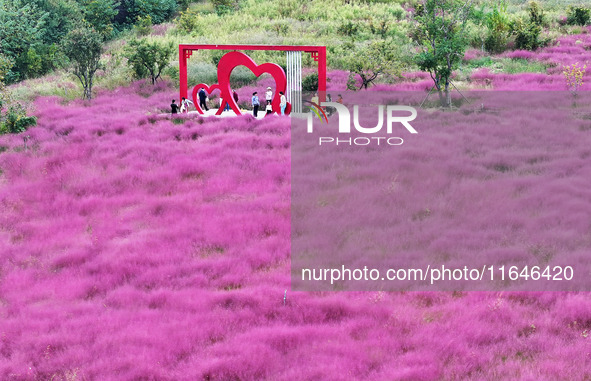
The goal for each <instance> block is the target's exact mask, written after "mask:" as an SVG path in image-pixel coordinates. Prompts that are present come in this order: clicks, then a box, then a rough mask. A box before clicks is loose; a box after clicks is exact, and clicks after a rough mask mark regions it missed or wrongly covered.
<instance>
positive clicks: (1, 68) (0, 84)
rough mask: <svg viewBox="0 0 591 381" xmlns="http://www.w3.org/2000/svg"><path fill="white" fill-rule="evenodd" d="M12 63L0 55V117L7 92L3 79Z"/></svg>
mask: <svg viewBox="0 0 591 381" xmlns="http://www.w3.org/2000/svg"><path fill="white" fill-rule="evenodd" d="M12 65H14V62H13V61H12V60H11V59H10V58H9V57H7V56H5V55H3V54H1V53H0V115H1V114H2V108H3V107H4V104H5V103H6V101H8V91H7V90H6V82H5V78H6V75H7V74H8V72H9V71H10V68H12Z"/></svg>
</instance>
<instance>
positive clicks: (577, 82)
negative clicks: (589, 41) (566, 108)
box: [562, 62, 587, 96]
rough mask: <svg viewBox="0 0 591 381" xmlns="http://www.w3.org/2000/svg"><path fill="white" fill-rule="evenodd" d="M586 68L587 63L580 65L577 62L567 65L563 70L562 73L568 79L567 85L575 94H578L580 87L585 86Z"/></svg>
mask: <svg viewBox="0 0 591 381" xmlns="http://www.w3.org/2000/svg"><path fill="white" fill-rule="evenodd" d="M586 69H587V65H583V67H580V66H579V63H578V62H577V63H574V64H572V65H568V66H565V67H564V70H563V71H562V75H564V79H565V81H566V86H567V87H568V89H569V91H570V92H571V93H572V94H573V95H574V96H576V95H577V92H578V91H579V88H580V87H581V86H583V77H584V76H585V70H586Z"/></svg>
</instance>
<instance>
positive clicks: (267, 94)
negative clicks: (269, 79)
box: [265, 86, 273, 105]
mask: <svg viewBox="0 0 591 381" xmlns="http://www.w3.org/2000/svg"><path fill="white" fill-rule="evenodd" d="M265 100H266V101H267V104H268V105H270V104H271V101H272V100H273V91H272V90H271V86H269V87H267V91H266V92H265Z"/></svg>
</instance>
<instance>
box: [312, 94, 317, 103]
mask: <svg viewBox="0 0 591 381" xmlns="http://www.w3.org/2000/svg"><path fill="white" fill-rule="evenodd" d="M311 101H312V103H314V104H315V105H317V104H318V93H314V96H313V97H312V99H311Z"/></svg>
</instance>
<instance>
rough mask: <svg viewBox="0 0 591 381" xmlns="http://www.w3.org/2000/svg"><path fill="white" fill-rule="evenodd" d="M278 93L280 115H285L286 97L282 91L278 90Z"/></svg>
mask: <svg viewBox="0 0 591 381" xmlns="http://www.w3.org/2000/svg"><path fill="white" fill-rule="evenodd" d="M279 94H280V95H281V98H279V99H280V101H279V106H281V115H285V108H286V107H287V98H286V97H285V95H283V91H280V92H279Z"/></svg>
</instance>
